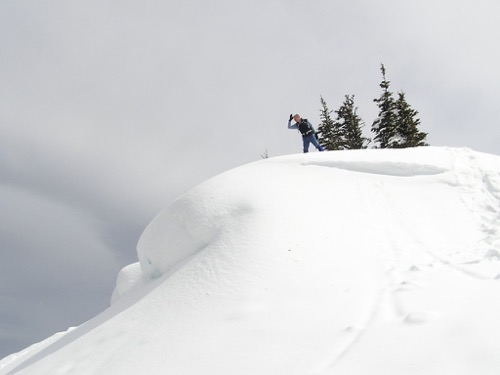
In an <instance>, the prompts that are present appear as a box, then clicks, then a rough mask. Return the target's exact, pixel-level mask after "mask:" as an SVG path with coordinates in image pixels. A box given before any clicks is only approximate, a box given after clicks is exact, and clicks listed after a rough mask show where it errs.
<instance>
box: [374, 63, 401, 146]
mask: <svg viewBox="0 0 500 375" xmlns="http://www.w3.org/2000/svg"><path fill="white" fill-rule="evenodd" d="M380 70H381V71H382V78H383V80H382V82H381V83H380V87H381V88H382V90H383V91H382V95H381V96H380V97H379V98H378V99H374V100H373V101H374V102H375V103H377V105H378V107H379V115H378V118H377V119H375V121H374V122H373V124H372V129H371V131H372V132H373V133H375V138H374V140H375V142H377V143H378V144H379V146H380V148H388V147H391V146H392V145H393V142H394V140H395V139H394V138H395V137H396V136H397V113H396V101H395V100H394V97H393V93H392V92H391V91H389V86H390V84H391V82H390V81H387V79H386V76H385V66H384V64H381V68H380Z"/></svg>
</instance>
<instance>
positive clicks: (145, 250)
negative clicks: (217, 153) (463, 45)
mask: <svg viewBox="0 0 500 375" xmlns="http://www.w3.org/2000/svg"><path fill="white" fill-rule="evenodd" d="M138 258H139V262H138V263H136V264H132V265H130V266H127V267H125V268H124V269H123V270H122V271H121V272H120V274H119V275H118V278H117V285H116V289H115V292H114V293H113V297H112V305H111V307H110V308H109V309H108V310H106V311H104V312H103V313H102V314H100V315H98V316H97V317H95V318H94V319H92V320H90V321H89V322H87V323H85V324H83V325H82V326H80V327H77V328H75V329H71V330H68V332H66V333H64V334H58V335H57V336H54V337H52V338H49V339H47V340H46V341H44V342H42V343H40V344H37V345H34V346H32V347H30V348H27V349H26V350H24V351H22V352H20V353H17V354H13V355H11V356H9V357H6V358H5V359H4V360H2V361H1V362H0V374H2V375H4V374H33V375H39V374H51V375H52V374H53V375H55V374H82V375H89V374H120V375H128V374H139V373H141V374H183V375H187V374H202V373H203V374H217V375H220V374H238V375H240V374H269V375H276V374H287V375H293V374H297V375H298V374H300V375H304V374H389V375H390V374H398V375H400V374H405V375H409V374H439V375H441V374H444V373H447V374H455V375H457V374H471V375H472V374H474V375H475V374H497V373H498V371H500V356H499V355H498V351H499V349H500V341H499V340H498V337H500V323H499V319H498V316H499V313H500V302H499V299H498V298H497V296H498V295H499V293H500V157H498V156H494V155H488V154H482V153H478V152H474V151H471V150H468V149H451V148H434V147H426V148H419V149H404V150H359V151H342V152H324V153H310V154H304V155H291V156H283V157H277V158H271V159H265V160H261V161H259V162H255V163H252V164H249V165H246V166H243V167H240V168H237V169H234V170H232V171H229V172H226V173H224V174H222V175H219V176H217V177H215V178H213V179H211V180H208V181H206V182H205V183H203V184H201V185H199V186H197V187H195V188H194V189H192V190H191V191H189V192H188V193H186V194H184V195H183V196H181V197H180V198H179V199H177V200H176V201H175V202H173V203H172V204H171V205H170V206H169V207H168V208H166V209H165V210H164V211H163V212H162V213H160V214H159V215H158V216H157V217H156V218H155V219H154V220H153V221H152V222H151V223H150V225H149V226H148V227H147V228H146V229H145V231H144V233H143V234H142V236H141V238H140V240H139V244H138Z"/></svg>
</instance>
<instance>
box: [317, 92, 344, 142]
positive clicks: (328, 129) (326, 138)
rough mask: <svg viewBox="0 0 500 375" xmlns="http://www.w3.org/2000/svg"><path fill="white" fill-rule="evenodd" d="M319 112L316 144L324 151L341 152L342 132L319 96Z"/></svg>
mask: <svg viewBox="0 0 500 375" xmlns="http://www.w3.org/2000/svg"><path fill="white" fill-rule="evenodd" d="M320 101H321V110H320V115H319V117H320V119H321V124H320V125H319V126H318V135H319V139H318V142H319V143H320V144H321V145H322V146H323V147H324V148H325V150H329V151H332V150H341V149H342V130H341V129H340V128H339V127H338V124H336V123H335V122H334V121H333V119H332V117H331V116H330V115H331V113H332V112H333V111H331V110H330V109H329V108H328V106H327V104H326V101H325V100H324V99H323V97H322V96H320Z"/></svg>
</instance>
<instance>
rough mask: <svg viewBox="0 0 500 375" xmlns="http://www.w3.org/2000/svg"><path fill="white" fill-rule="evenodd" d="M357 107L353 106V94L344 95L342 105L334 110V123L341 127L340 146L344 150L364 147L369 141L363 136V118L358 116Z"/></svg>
mask: <svg viewBox="0 0 500 375" xmlns="http://www.w3.org/2000/svg"><path fill="white" fill-rule="evenodd" d="M357 111H358V108H357V107H355V106H354V95H346V96H345V100H344V103H343V104H342V106H341V107H340V108H339V109H338V110H336V111H335V113H336V114H337V119H336V120H335V123H336V124H337V127H338V128H339V129H341V134H342V148H343V149H344V150H355V149H362V148H366V147H367V145H368V143H370V139H369V138H365V137H363V132H362V130H361V129H362V127H363V126H364V122H363V120H361V117H359V115H358V113H357Z"/></svg>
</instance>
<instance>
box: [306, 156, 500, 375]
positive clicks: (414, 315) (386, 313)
mask: <svg viewBox="0 0 500 375" xmlns="http://www.w3.org/2000/svg"><path fill="white" fill-rule="evenodd" d="M449 153H450V155H451V160H452V168H451V169H450V170H448V169H446V168H440V167H436V166H433V165H425V164H414V163H403V162H388V161H385V162H366V161H364V162H351V161H327V162H317V161H316V162H305V163H303V165H304V166H318V167H329V168H337V169H343V170H346V171H350V172H359V173H368V174H372V175H383V176H393V177H408V178H411V177H416V176H434V175H438V174H450V173H451V174H452V176H453V177H452V180H454V182H450V185H452V186H458V187H460V198H461V201H462V202H463V203H464V205H465V206H466V207H468V208H469V210H470V211H471V212H472V213H473V214H477V213H479V214H478V215H479V217H478V219H479V221H480V225H481V227H482V231H483V233H484V239H483V240H482V241H481V242H479V243H478V244H477V246H478V250H479V251H481V250H482V251H483V252H484V249H487V248H489V250H487V251H485V252H484V256H483V257H480V258H477V259H472V260H465V261H463V260H457V259H454V256H453V254H449V253H448V255H447V256H442V255H439V254H438V253H436V252H433V251H425V254H421V256H422V258H423V259H425V258H428V259H427V261H424V262H422V263H420V264H411V265H410V264H408V267H407V268H404V269H402V268H401V264H405V263H406V262H405V259H406V258H408V257H407V256H404V255H403V253H404V252H405V250H404V249H403V248H402V245H401V244H398V241H397V239H394V238H393V232H391V231H390V230H386V231H385V233H384V235H383V237H385V238H386V239H389V243H390V244H391V245H390V246H389V248H387V249H386V252H385V254H384V256H383V257H384V258H385V261H383V262H382V263H385V264H383V265H382V267H385V271H384V273H385V280H386V281H385V285H384V286H383V287H382V288H381V290H380V293H379V296H378V297H377V299H376V300H375V302H374V304H373V306H372V309H371V311H370V312H369V313H368V314H367V318H366V321H365V322H364V324H362V325H360V326H356V327H353V326H351V327H346V329H345V332H344V333H345V339H344V345H343V347H342V348H340V349H339V348H335V350H334V352H335V354H332V357H331V358H330V359H329V360H328V361H326V363H324V364H323V365H322V366H321V367H320V369H317V370H316V371H314V372H313V374H318V375H320V374H330V373H332V374H333V373H335V368H336V364H337V363H338V362H339V361H340V360H341V359H342V358H343V357H344V355H345V354H346V353H348V351H349V350H350V349H351V348H352V347H353V346H354V345H355V344H356V343H357V342H358V341H359V340H360V339H361V338H362V337H363V335H364V334H365V332H366V331H367V330H368V329H369V328H370V326H371V325H373V324H375V322H376V321H377V320H378V319H392V320H394V319H395V320H399V321H401V322H403V323H404V324H410V325H421V324H426V323H429V322H432V321H434V320H436V319H439V318H440V316H441V314H440V312H439V311H433V310H408V309H406V308H405V307H404V303H402V301H401V298H400V297H401V295H402V294H405V293H408V292H412V291H417V290H419V289H425V288H428V287H429V283H428V281H427V280H426V278H427V277H428V275H426V272H428V271H431V272H432V270H434V269H436V268H438V267H451V268H452V269H454V270H457V271H459V272H461V273H462V274H464V275H466V276H470V277H472V278H475V279H479V280H492V279H500V251H499V243H498V241H499V240H498V239H499V238H500V235H499V230H498V228H499V225H500V209H499V208H500V176H499V174H498V172H497V171H494V172H490V171H485V170H483V169H482V168H481V163H479V162H478V161H477V159H476V154H475V153H474V152H471V151H464V150H459V151H456V150H453V149H451V150H449ZM464 176H466V177H464ZM376 184H378V185H379V187H380V188H379V189H373V186H372V187H370V188H369V189H366V190H364V189H360V188H359V185H358V189H359V195H360V197H362V199H363V200H364V202H365V203H366V205H367V206H370V209H368V210H366V211H367V212H369V213H371V214H372V216H373V220H377V218H378V217H384V215H383V212H384V211H388V210H389V211H390V212H395V213H397V212H400V213H401V215H400V216H397V215H396V216H393V217H392V218H391V219H393V220H394V224H395V225H397V226H400V227H402V228H403V229H404V230H405V232H406V235H408V236H409V237H411V238H412V239H413V241H415V242H416V243H420V242H421V241H420V240H419V238H418V236H417V235H416V234H415V233H414V231H413V230H412V228H410V227H409V226H408V224H407V223H406V221H405V217H404V213H403V212H402V211H401V210H400V209H399V208H398V207H397V205H396V204H395V202H394V200H393V199H392V198H391V197H390V195H389V193H388V191H387V190H386V189H384V187H383V181H378V182H377V183H376ZM373 191H375V192H376V194H378V195H383V197H381V196H379V197H376V196H375V197H374V196H368V197H367V193H368V192H373ZM478 205H479V206H480V207H479V208H480V209H478ZM483 206H484V209H481V208H483ZM392 227H393V225H392V224H387V223H385V225H384V226H381V228H379V229H380V230H383V229H384V228H392ZM462 253H463V252H461V251H457V252H456V253H455V254H462ZM466 253H467V254H469V252H466ZM484 263H489V264H490V265H491V267H490V269H492V270H493V272H487V274H484V270H485V269H488V267H484ZM398 265H399V266H398ZM477 265H480V266H481V267H474V266H477ZM479 269H481V271H483V273H480V272H479Z"/></svg>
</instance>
